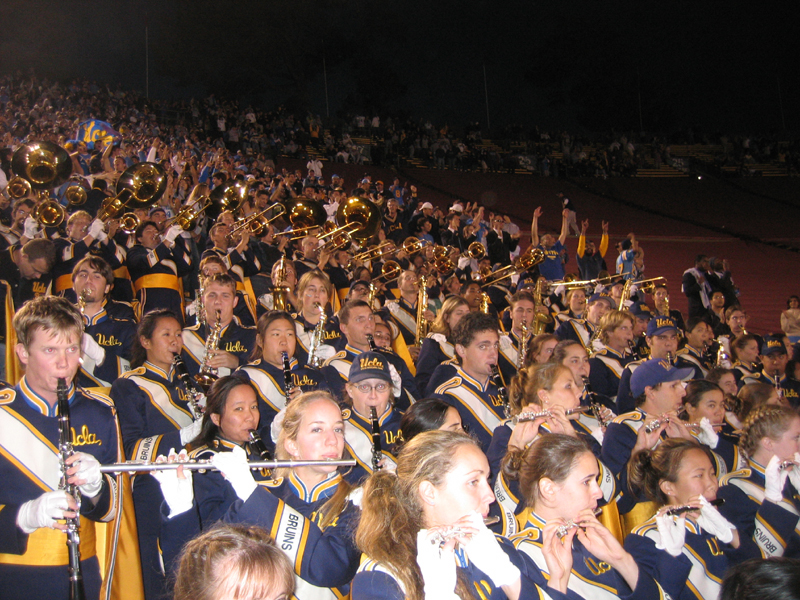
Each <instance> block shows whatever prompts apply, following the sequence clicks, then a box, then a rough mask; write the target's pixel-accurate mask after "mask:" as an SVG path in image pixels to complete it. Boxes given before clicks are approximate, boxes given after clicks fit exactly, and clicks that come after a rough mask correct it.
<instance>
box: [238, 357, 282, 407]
mask: <svg viewBox="0 0 800 600" xmlns="http://www.w3.org/2000/svg"><path fill="white" fill-rule="evenodd" d="M242 371H244V372H245V373H247V375H248V376H249V377H250V381H252V382H253V383H254V384H255V386H256V390H257V391H258V395H259V396H261V399H262V400H264V402H266V403H267V404H268V405H269V406H271V407H272V408H273V409H275V411H276V412H280V411H281V410H283V409H284V408H285V407H286V396H285V395H284V393H283V388H281V387H280V386H279V385H278V383H277V382H276V381H275V380H274V379H273V378H272V376H271V375H269V374H268V373H265V372H264V371H262V370H261V369H257V368H256V367H242Z"/></svg>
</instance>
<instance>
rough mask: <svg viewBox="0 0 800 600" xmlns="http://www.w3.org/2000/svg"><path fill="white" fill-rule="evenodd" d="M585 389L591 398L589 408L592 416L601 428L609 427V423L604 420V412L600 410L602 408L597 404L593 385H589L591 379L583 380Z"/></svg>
mask: <svg viewBox="0 0 800 600" xmlns="http://www.w3.org/2000/svg"><path fill="white" fill-rule="evenodd" d="M583 389H585V390H586V394H587V395H588V396H589V408H590V409H591V410H592V416H594V418H595V419H596V420H597V424H598V425H600V427H603V428H605V427H607V426H608V421H606V420H605V419H604V418H603V411H602V410H600V409H601V408H602V406H601V405H600V403H599V402H595V395H594V391H593V390H592V385H591V384H590V383H589V378H588V377H584V378H583Z"/></svg>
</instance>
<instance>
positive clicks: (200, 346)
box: [181, 329, 231, 377]
mask: <svg viewBox="0 0 800 600" xmlns="http://www.w3.org/2000/svg"><path fill="white" fill-rule="evenodd" d="M181 337H182V338H183V347H184V348H185V349H186V351H187V352H188V353H189V354H191V355H192V358H193V359H194V360H195V362H196V363H197V364H198V365H202V364H203V361H204V360H205V358H206V341H205V340H204V339H203V338H201V337H200V336H199V335H198V333H197V331H195V330H193V329H184V330H183V334H182V335H181ZM230 374H231V370H230V369H229V368H228V367H220V368H219V369H217V375H219V376H220V377H226V376H228V375H230Z"/></svg>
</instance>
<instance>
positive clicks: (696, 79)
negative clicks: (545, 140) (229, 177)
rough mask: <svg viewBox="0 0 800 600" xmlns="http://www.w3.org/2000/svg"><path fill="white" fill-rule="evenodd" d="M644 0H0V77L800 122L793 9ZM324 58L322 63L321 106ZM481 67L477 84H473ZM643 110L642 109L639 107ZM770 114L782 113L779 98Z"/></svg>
mask: <svg viewBox="0 0 800 600" xmlns="http://www.w3.org/2000/svg"><path fill="white" fill-rule="evenodd" d="M787 6H788V7H789V8H778V5H777V3H772V2H756V3H754V2H712V1H708V0H706V1H704V2H697V1H692V2H689V1H678V2H670V1H668V0H663V1H661V2H650V1H646V0H644V1H642V0H639V1H637V2H632V1H616V2H615V1H611V2H598V1H596V0H594V1H591V0H575V1H571V2H570V1H563V2H534V1H531V2H517V1H507V2H502V1H494V2H489V1H486V0H473V1H470V2H463V1H461V2H456V1H454V0H426V1H417V0H413V1H411V0H409V1H405V2H404V1H396V2H391V1H386V0H385V1H379V0H373V1H371V2H366V1H362V0H347V1H345V0H291V1H284V0H261V1H258V2H229V1H227V0H216V1H213V2H210V1H205V0H203V1H192V2H190V1H166V2H155V1H148V0H129V1H125V0H121V1H117V2H112V1H104V2H99V1H98V2H88V1H63V0H62V1H58V2H56V1H44V0H43V1H33V2H21V1H18V0H5V2H3V3H1V4H0V73H9V72H15V71H16V70H18V69H21V70H23V71H25V70H27V69H29V68H34V69H35V70H36V73H37V74H38V75H39V76H43V77H44V76H46V77H49V78H57V79H61V80H63V79H69V78H72V77H87V78H94V79H96V80H97V81H98V82H101V83H105V82H107V83H110V84H111V85H112V86H113V85H116V84H117V83H120V84H122V85H123V86H124V87H125V88H133V89H137V90H141V91H142V92H145V89H146V71H147V70H146V68H145V64H146V63H145V29H146V27H147V34H148V41H149V44H148V48H149V93H150V97H151V98H187V99H188V98H190V97H192V96H195V97H202V96H204V95H207V94H210V93H214V94H216V95H217V97H220V98H222V97H236V98H241V99H244V100H245V102H252V103H253V104H254V105H256V104H257V105H261V106H264V107H267V108H271V107H274V106H277V105H279V104H284V105H286V106H287V107H288V108H290V109H292V110H295V111H303V110H306V109H310V110H312V111H313V112H315V113H318V114H320V115H322V116H323V117H325V116H326V112H328V110H329V113H330V115H331V116H335V115H336V114H344V113H343V112H342V111H345V112H346V113H348V114H355V113H356V112H362V113H365V114H367V115H368V116H371V115H372V114H373V113H374V112H376V111H378V112H380V113H382V114H386V113H387V112H394V113H396V114H403V113H406V114H411V115H413V116H415V117H417V118H423V119H431V121H432V122H433V123H434V124H436V125H441V124H443V123H448V124H450V125H451V126H454V127H459V128H460V127H462V126H463V125H464V124H465V123H466V122H468V121H480V122H481V124H482V125H484V127H485V124H486V119H487V115H486V91H487V90H488V104H489V118H490V122H491V125H492V127H493V128H495V129H496V128H498V127H502V126H506V125H509V124H513V123H520V124H522V125H524V126H526V127H528V126H534V125H538V126H540V127H541V128H543V129H549V130H553V129H558V128H563V129H568V130H571V131H603V132H607V131H610V130H612V129H614V130H617V131H626V130H628V131H638V130H639V129H640V105H641V126H643V128H644V130H647V131H661V132H674V131H681V130H683V131H685V130H688V129H689V128H691V129H692V131H694V132H695V133H701V134H702V133H714V132H717V131H724V132H727V133H734V134H738V133H743V134H750V135H753V134H758V133H780V132H782V130H784V126H785V128H786V129H788V130H797V128H798V126H800V122H798V115H797V109H798V95H799V93H800V82H799V81H798V74H797V63H798V52H797V50H798V42H797V39H798V19H797V10H796V7H793V6H792V5H786V4H785V3H784V4H783V5H782V7H787ZM323 61H324V65H325V67H326V69H325V70H326V71H327V83H328V105H327V106H328V107H329V108H327V109H326V98H325V85H324V78H323V72H324V71H323ZM484 68H485V72H486V87H487V90H485V89H484ZM640 102H641V104H640ZM781 105H782V106H781Z"/></svg>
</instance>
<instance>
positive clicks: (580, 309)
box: [553, 287, 586, 323]
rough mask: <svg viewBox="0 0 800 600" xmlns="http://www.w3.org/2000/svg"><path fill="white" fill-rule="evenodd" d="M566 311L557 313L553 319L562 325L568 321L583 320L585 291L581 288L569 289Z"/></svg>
mask: <svg viewBox="0 0 800 600" xmlns="http://www.w3.org/2000/svg"><path fill="white" fill-rule="evenodd" d="M566 302H567V310H565V311H564V312H557V313H555V315H553V316H554V317H555V319H556V320H557V321H558V322H559V323H564V322H566V321H569V320H570V319H583V318H584V317H585V315H584V312H585V311H586V290H585V289H584V288H582V287H577V288H571V289H570V290H568V291H567V296H566Z"/></svg>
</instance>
